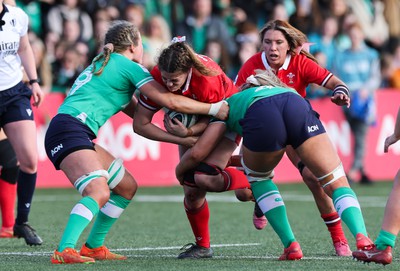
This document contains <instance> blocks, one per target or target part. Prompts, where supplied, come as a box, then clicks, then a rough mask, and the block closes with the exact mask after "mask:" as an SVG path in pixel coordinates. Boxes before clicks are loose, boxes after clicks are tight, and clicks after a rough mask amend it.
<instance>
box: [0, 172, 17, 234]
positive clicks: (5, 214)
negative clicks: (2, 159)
mask: <svg viewBox="0 0 400 271" xmlns="http://www.w3.org/2000/svg"><path fill="white" fill-rule="evenodd" d="M16 193H17V185H16V184H10V183H8V182H6V181H4V180H2V179H0V209H1V220H2V226H3V227H4V228H12V227H13V226H14V222H15V217H14V211H15V198H16Z"/></svg>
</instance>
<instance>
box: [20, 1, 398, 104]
mask: <svg viewBox="0 0 400 271" xmlns="http://www.w3.org/2000/svg"><path fill="white" fill-rule="evenodd" d="M16 2H17V6H19V7H21V8H22V9H23V10H24V11H25V12H26V13H27V14H28V15H29V17H30V33H29V35H30V41H31V44H32V47H33V50H34V53H35V57H36V62H37V67H38V74H39V79H40V82H41V85H42V88H43V90H44V91H45V92H46V93H49V92H62V93H67V92H68V90H69V88H70V87H71V85H72V83H73V81H74V80H75V77H76V76H77V75H78V74H79V73H80V72H81V71H82V69H83V68H84V67H85V66H87V65H88V64H89V63H88V61H90V60H91V59H92V58H93V56H95V55H96V54H97V53H99V50H101V47H102V41H103V37H104V34H105V32H106V29H107V28H108V26H109V24H110V22H112V21H113V20H116V19H125V20H128V21H131V22H133V23H134V24H135V25H137V26H138V27H139V29H140V31H141V33H142V36H143V43H144V51H145V52H144V54H145V55H144V65H145V66H146V67H147V68H149V69H151V68H152V67H153V66H154V65H155V64H156V60H157V54H158V53H159V52H160V50H161V49H163V48H164V47H165V46H167V45H168V44H169V43H170V41H171V38H172V37H173V36H186V38H187V41H188V42H189V43H190V44H191V45H192V46H193V48H194V49H195V50H196V52H198V53H202V54H206V55H208V56H210V57H211V58H212V59H214V60H215V61H216V62H218V63H219V64H220V65H221V67H222V68H223V69H224V70H225V72H226V73H227V74H228V75H229V76H230V77H231V78H232V79H234V78H235V76H236V73H237V71H238V70H239V68H240V67H241V65H242V64H243V63H244V62H245V61H246V60H247V59H248V58H249V57H250V56H252V55H253V54H255V53H256V52H257V51H259V49H260V48H259V45H260V41H259V36H258V31H259V29H261V27H262V26H263V25H264V24H265V23H266V22H267V21H269V20H272V19H281V20H287V21H289V23H290V24H292V25H293V26H295V27H296V28H298V29H300V30H301V31H303V32H304V33H305V34H307V36H308V38H309V41H310V42H311V43H313V45H311V46H310V52H311V53H313V54H314V55H315V56H316V57H317V58H318V60H319V63H320V65H322V66H326V67H327V68H328V69H329V70H332V71H334V69H332V63H333V62H334V59H335V55H336V54H337V52H338V51H343V50H346V49H348V48H349V47H350V46H351V42H352V41H351V38H350V36H349V31H348V30H349V29H348V26H350V25H352V24H353V23H354V22H358V23H359V25H361V28H362V31H363V34H364V35H363V38H364V41H365V44H366V45H367V46H369V47H371V48H373V49H374V50H376V51H377V52H378V55H379V60H380V61H379V63H380V68H379V72H380V73H381V80H380V88H397V89H399V90H400V16H399V14H400V0H297V1H296V0H252V1H248V0H39V1H31V0H17V1H16ZM309 94H310V97H311V98H312V97H320V96H324V95H326V92H324V91H321V90H320V89H317V88H315V89H314V88H312V87H311V89H310V91H309Z"/></svg>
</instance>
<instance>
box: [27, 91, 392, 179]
mask: <svg viewBox="0 0 400 271" xmlns="http://www.w3.org/2000/svg"><path fill="white" fill-rule="evenodd" d="M63 99H64V96H63V95H61V94H57V93H51V94H49V95H47V96H46V97H45V100H44V103H43V104H42V105H41V107H40V108H39V109H34V113H35V120H36V124H37V135H38V148H39V165H38V180H37V186H38V187H70V184H69V182H68V180H67V179H66V177H65V176H64V174H63V173H62V172H61V171H56V170H55V169H54V167H53V165H52V164H51V163H50V161H49V160H48V158H47V156H46V152H45V150H44V136H45V133H46V129H47V125H48V122H49V121H50V119H51V118H52V117H53V116H54V115H55V114H56V112H57V108H58V107H59V105H60V104H61V103H62V101H63ZM311 104H312V106H313V108H314V109H315V110H316V111H317V112H318V113H320V115H321V120H322V122H323V123H324V125H325V128H326V130H327V132H328V134H329V136H330V138H331V140H332V142H333V143H334V145H335V147H336V149H337V151H338V153H339V155H340V157H341V159H342V161H343V165H344V167H345V169H346V170H347V169H349V167H350V163H351V159H352V144H353V138H352V135H351V131H350V127H349V125H348V124H347V122H346V120H345V119H344V116H343V112H342V110H341V108H340V107H338V106H336V105H334V104H332V103H331V101H330V99H329V98H323V99H318V100H312V101H311ZM399 105H400V91H398V90H392V89H385V90H379V91H377V122H376V124H375V125H374V126H372V127H371V129H370V130H369V133H368V136H367V150H366V157H365V167H366V173H367V174H368V175H369V176H370V177H371V179H373V180H388V179H392V178H393V177H394V175H395V174H396V172H397V170H398V168H399V167H400V162H399V161H400V143H397V144H395V145H393V146H392V148H391V149H390V151H389V153H388V154H385V153H384V152H383V144H384V140H385V138H386V136H388V135H389V134H390V133H392V132H393V129H394V123H395V120H396V115H397V110H398V107H399ZM162 120H163V113H161V111H160V112H159V113H157V114H156V115H155V123H157V125H159V126H160V127H162V126H163V124H162V123H163V122H162ZM96 142H98V143H99V144H100V145H101V146H103V147H105V148H106V149H108V150H109V151H110V152H111V153H112V154H113V155H115V156H116V157H120V158H122V159H123V160H124V161H125V162H124V165H125V167H126V168H127V169H128V170H129V171H130V172H131V173H132V174H133V176H134V177H135V179H136V180H137V182H138V184H139V185H140V186H172V185H178V181H177V180H176V179H175V173H174V172H175V165H176V164H177V163H178V150H177V146H176V145H173V144H168V143H160V142H156V141H151V140H148V139H145V138H143V137H141V136H139V135H137V134H135V133H134V132H133V129H132V120H131V119H129V118H128V117H127V116H125V115H124V114H123V113H119V114H117V115H115V116H113V117H112V118H111V120H110V121H108V122H107V123H106V124H105V125H104V126H103V127H102V128H101V129H100V131H99V135H98V138H97V140H96ZM274 180H275V181H276V182H277V183H284V182H299V181H301V178H300V175H299V173H298V171H297V169H296V168H295V167H294V166H293V165H292V164H291V163H290V161H289V159H288V158H287V157H286V155H285V156H284V158H283V160H282V161H281V163H280V164H279V165H278V167H277V168H276V170H275V178H274Z"/></svg>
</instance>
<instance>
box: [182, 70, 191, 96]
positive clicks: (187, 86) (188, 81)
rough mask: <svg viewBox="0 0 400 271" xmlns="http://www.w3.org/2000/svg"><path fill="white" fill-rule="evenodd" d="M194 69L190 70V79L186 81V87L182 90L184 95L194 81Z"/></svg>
mask: <svg viewBox="0 0 400 271" xmlns="http://www.w3.org/2000/svg"><path fill="white" fill-rule="evenodd" d="M192 72H193V69H190V71H189V74H188V77H187V79H186V84H185V87H184V88H183V89H182V93H185V92H186V91H187V90H188V89H189V85H190V81H191V80H192Z"/></svg>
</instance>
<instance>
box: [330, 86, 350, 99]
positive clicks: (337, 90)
mask: <svg viewBox="0 0 400 271" xmlns="http://www.w3.org/2000/svg"><path fill="white" fill-rule="evenodd" d="M338 93H342V94H344V95H346V96H347V97H349V96H350V95H349V89H348V88H347V87H346V86H345V85H338V86H336V87H335V88H334V89H333V93H332V96H335V95H336V94H338Z"/></svg>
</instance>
